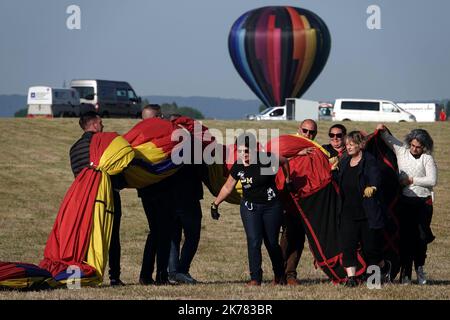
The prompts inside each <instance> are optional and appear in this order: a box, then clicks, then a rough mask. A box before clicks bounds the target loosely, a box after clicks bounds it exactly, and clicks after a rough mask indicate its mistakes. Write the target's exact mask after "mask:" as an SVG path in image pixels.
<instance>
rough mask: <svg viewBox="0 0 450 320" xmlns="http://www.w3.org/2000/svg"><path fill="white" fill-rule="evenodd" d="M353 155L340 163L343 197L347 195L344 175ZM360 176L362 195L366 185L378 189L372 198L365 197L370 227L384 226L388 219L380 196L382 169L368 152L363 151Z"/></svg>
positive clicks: (339, 206) (340, 205)
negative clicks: (343, 179)
mask: <svg viewBox="0 0 450 320" xmlns="http://www.w3.org/2000/svg"><path fill="white" fill-rule="evenodd" d="M350 160H351V157H344V158H343V159H342V160H341V164H340V165H339V167H340V171H339V179H338V182H339V191H340V193H341V197H342V196H345V194H343V192H344V190H342V177H343V174H344V172H345V170H346V169H347V167H348V165H349V162H350ZM358 176H359V192H360V194H361V195H362V194H363V192H364V189H365V188H366V187H376V188H377V191H376V192H375V195H374V196H372V197H370V198H365V197H364V198H363V203H362V206H363V208H364V211H365V214H366V217H367V220H368V223H369V228H371V229H381V228H383V227H384V224H385V221H386V209H385V207H384V205H383V202H382V199H381V197H380V195H381V192H380V191H381V190H380V185H381V171H380V169H379V168H378V164H377V161H376V159H375V158H374V157H373V156H372V155H371V154H370V153H367V152H363V156H362V159H361V163H360V166H359V171H358ZM341 197H340V199H339V200H340V201H339V202H338V214H339V216H340V215H341V213H342V199H341Z"/></svg>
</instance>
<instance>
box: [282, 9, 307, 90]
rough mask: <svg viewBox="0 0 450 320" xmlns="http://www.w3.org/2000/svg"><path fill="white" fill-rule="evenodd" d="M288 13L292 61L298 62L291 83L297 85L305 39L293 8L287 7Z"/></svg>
mask: <svg viewBox="0 0 450 320" xmlns="http://www.w3.org/2000/svg"><path fill="white" fill-rule="evenodd" d="M286 9H287V10H288V12H289V15H290V17H291V22H292V38H293V59H295V60H298V66H297V70H296V71H295V76H294V79H292V82H293V83H297V80H298V79H299V78H300V73H301V71H302V66H303V61H304V57H305V51H306V37H305V32H304V24H303V21H302V19H301V17H300V15H299V14H298V12H297V11H296V10H294V8H291V7H288V8H286ZM296 88H297V86H296V87H295V88H294V90H293V91H292V92H291V93H290V94H291V97H295V96H296V95H295V93H296V92H297V91H298V90H296Z"/></svg>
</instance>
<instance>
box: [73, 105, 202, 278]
mask: <svg viewBox="0 0 450 320" xmlns="http://www.w3.org/2000/svg"><path fill="white" fill-rule="evenodd" d="M178 116H179V115H176V114H174V115H172V118H173V117H178ZM149 118H161V107H160V106H159V105H147V106H145V107H144V108H143V110H142V119H143V121H145V119H149ZM79 124H80V127H81V128H82V130H83V131H84V133H83V135H82V136H81V138H80V139H79V140H78V141H76V142H75V144H74V145H73V146H72V147H71V149H70V161H71V167H72V171H73V174H74V176H75V177H76V176H77V175H78V173H79V172H81V170H82V169H83V168H84V167H88V166H89V162H90V161H89V146H90V141H91V138H92V136H93V135H94V134H95V133H97V132H102V131H103V123H102V119H101V117H100V116H99V115H98V114H97V113H96V112H87V113H85V114H83V115H82V116H81V117H80V121H79ZM191 163H193V162H191ZM200 174H201V172H200V168H199V166H198V165H195V164H186V165H183V166H182V167H180V169H179V170H177V172H176V173H174V174H173V175H171V176H170V177H168V178H165V179H163V180H162V181H161V182H158V183H157V184H154V185H150V186H148V187H145V188H141V189H138V190H137V191H138V192H137V193H138V197H139V198H140V199H141V201H142V205H143V208H144V212H145V215H146V217H147V221H148V225H149V229H150V232H149V233H148V235H147V240H146V242H145V248H144V254H143V259H142V267H141V272H140V276H139V283H140V284H142V285H152V284H155V285H165V284H169V283H171V284H175V283H186V284H195V283H196V282H197V281H196V279H194V278H193V277H192V276H191V275H190V273H189V269H190V266H191V263H192V260H193V258H194V256H195V254H196V252H197V248H198V244H199V241H200V231H201V220H202V211H201V206H200V200H201V199H203V185H202V180H201V175H200ZM111 181H112V186H113V198H114V222H113V228H112V233H111V242H110V249H109V278H110V284H111V285H112V286H123V285H125V284H124V283H123V282H122V280H121V279H120V274H121V270H120V269H121V268H120V252H121V248H120V233H119V231H120V220H121V216H122V212H121V201H120V190H121V189H123V188H124V187H125V186H126V182H125V179H124V177H123V175H121V174H119V175H114V176H111ZM183 233H184V242H183V245H182V246H181V238H182V234H183ZM180 246H181V248H180ZM155 265H156V273H155V277H153V273H154V271H155Z"/></svg>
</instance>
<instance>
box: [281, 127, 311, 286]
mask: <svg viewBox="0 0 450 320" xmlns="http://www.w3.org/2000/svg"><path fill="white" fill-rule="evenodd" d="M297 135H300V136H302V137H304V138H307V139H309V140H314V139H315V137H316V135H317V123H316V122H315V121H314V120H312V119H305V120H303V121H302V122H300V124H299V126H298V131H297ZM314 149H315V148H314V147H308V148H305V149H302V150H300V151H299V152H298V154H297V155H298V156H308V155H309V154H310V153H311V152H313V151H314ZM287 196H288V199H287V200H286V199H284V200H286V201H283V204H284V213H285V214H284V216H283V219H284V221H283V228H282V234H281V240H280V246H281V252H282V253H283V259H284V265H285V273H286V281H287V284H288V285H291V286H296V285H299V284H300V281H299V280H298V279H297V267H298V264H299V263H300V258H301V256H302V253H303V248H304V246H305V240H306V233H305V228H304V226H303V223H302V221H301V217H300V215H299V214H298V210H297V208H296V207H295V205H294V204H293V203H292V201H291V199H290V196H289V195H287Z"/></svg>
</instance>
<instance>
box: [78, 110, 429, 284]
mask: <svg viewBox="0 0 450 320" xmlns="http://www.w3.org/2000/svg"><path fill="white" fill-rule="evenodd" d="M154 117H161V109H160V107H159V106H158V105H148V106H146V107H144V109H143V111H142V118H143V121H145V119H148V118H154ZM173 117H178V115H173ZM79 123H80V126H81V128H82V129H83V131H84V133H83V135H82V137H81V138H80V139H79V140H78V141H77V142H76V143H75V144H74V145H73V146H72V148H71V149H70V159H71V167H72V171H73V173H74V175H75V177H76V176H77V174H78V173H79V172H80V171H81V169H82V168H84V167H87V166H89V145H90V140H91V138H92V136H93V135H94V134H95V133H97V132H102V131H103V124H102V119H101V118H100V116H99V115H98V114H97V113H95V112H88V113H85V114H84V115H82V116H81V118H80V122H79ZM377 129H378V130H379V131H380V136H381V138H382V139H383V140H384V141H385V143H386V144H387V145H388V146H389V147H390V148H391V149H392V151H393V152H394V153H395V155H396V157H397V162H398V170H399V172H398V178H399V182H400V184H401V186H402V195H401V200H400V210H399V211H400V238H401V242H400V258H401V276H400V281H401V283H403V284H409V283H411V277H412V267H413V264H414V267H415V270H416V274H417V281H418V283H419V284H425V283H426V282H427V280H426V275H425V271H424V265H425V259H426V252H427V245H428V244H429V243H430V242H432V241H433V240H434V235H433V233H432V231H431V228H430V224H431V218H432V213H433V206H432V190H433V187H434V186H435V185H436V182H437V168H436V164H435V161H434V159H433V156H432V151H433V140H432V138H431V137H430V135H429V134H428V132H427V131H426V130H423V129H415V130H412V131H411V132H410V133H409V134H408V135H407V136H406V138H405V141H404V143H402V142H400V141H398V140H397V139H396V138H395V137H394V136H392V135H391V133H390V132H389V130H388V129H387V128H386V126H384V125H383V124H379V125H378V126H377ZM297 134H298V135H301V136H302V137H304V138H305V139H309V140H311V141H313V140H314V139H315V137H316V135H317V123H316V122H315V121H314V120H311V119H306V120H304V121H302V122H301V123H300V125H299V127H298V132H297ZM328 136H329V138H330V141H329V144H326V145H323V146H322V148H323V149H325V150H326V151H327V152H328V154H329V158H330V159H329V161H330V169H331V170H332V179H333V180H335V182H336V184H337V186H338V187H339V201H338V202H339V205H338V206H337V210H338V216H339V218H340V219H339V243H340V248H341V250H342V254H343V256H342V263H343V266H344V268H345V270H346V273H347V281H346V282H345V285H346V286H349V287H354V286H356V285H357V284H358V283H359V282H360V281H361V279H358V277H357V276H356V268H357V262H358V261H357V252H358V249H359V248H361V251H362V254H363V256H364V258H365V260H366V262H367V263H368V265H377V266H378V267H379V268H380V270H381V275H382V280H383V281H390V272H391V263H390V261H388V260H385V259H384V257H383V246H384V237H383V229H384V227H385V221H386V214H387V213H386V204H385V203H383V199H382V197H381V195H382V192H381V191H382V190H380V186H381V181H380V178H381V174H380V169H379V168H378V165H377V162H376V160H375V158H374V157H373V156H372V155H371V154H370V153H368V152H366V151H365V150H364V148H365V143H366V137H365V136H364V135H363V134H362V133H361V132H359V131H352V132H350V133H347V129H346V128H345V126H343V125H341V124H334V125H332V126H331V127H330V128H329V131H328ZM235 143H236V149H237V154H238V157H237V160H236V162H235V163H234V164H233V166H232V167H231V169H230V173H229V176H228V178H227V180H226V182H225V184H224V185H223V187H222V189H221V190H220V192H219V194H218V195H217V197H216V198H215V199H214V201H213V202H212V203H211V217H212V218H213V219H215V220H218V219H219V217H220V214H219V210H218V208H219V206H220V204H221V203H222V202H223V201H224V200H225V199H226V198H227V196H228V195H229V194H230V193H231V192H232V191H233V190H234V188H235V185H236V183H237V182H238V181H240V183H241V185H242V190H243V196H242V200H241V204H240V215H241V219H242V222H243V226H244V230H245V233H246V238H247V249H248V263H249V269H250V281H249V282H248V283H247V284H248V285H250V286H258V285H261V283H262V280H263V271H262V254H261V247H262V243H263V242H264V245H265V247H266V248H267V251H268V254H269V257H270V260H271V263H272V268H273V273H274V278H273V281H272V283H273V284H275V285H285V284H287V285H294V286H295V285H299V284H300V281H299V280H298V277H297V268H298V264H299V261H300V258H301V255H302V251H303V249H304V242H305V237H306V236H305V235H306V233H305V229H304V226H303V222H302V220H301V216H300V215H299V214H298V212H297V209H296V208H295V207H293V206H292V204H290V205H289V202H285V201H282V200H281V199H282V196H283V194H285V195H286V194H288V195H289V193H292V192H294V186H293V184H292V181H291V179H290V168H289V161H290V159H287V158H284V157H282V156H280V155H274V154H271V153H269V152H264V151H261V150H258V147H257V146H258V143H257V141H256V137H255V136H253V135H252V134H248V133H245V134H243V135H241V136H239V137H237V139H236V142H235ZM315 149H317V148H316V147H309V148H305V149H302V150H301V151H300V152H299V153H298V154H297V155H296V156H297V157H307V156H308V155H309V154H310V153H312V152H316V150H315ZM262 157H264V158H265V159H268V158H274V157H275V158H276V161H278V162H279V165H280V166H281V168H282V170H283V173H284V177H285V188H284V190H282V191H278V189H277V187H276V184H275V176H276V173H277V172H276V171H274V169H273V168H271V164H270V163H269V164H267V163H266V162H264V161H260V160H261V159H262ZM191 163H193V162H191ZM112 185H113V189H114V191H113V196H114V208H115V211H114V223H113V230H112V236H111V244H110V250H109V266H110V270H109V276H110V284H111V285H113V286H116V285H119V286H120V285H124V283H123V282H122V281H121V280H120V251H121V250H120V237H119V230H120V218H121V203H120V193H119V191H120V189H122V188H123V187H124V186H125V181H124V178H123V176H121V175H116V176H113V177H112ZM138 196H139V197H140V198H141V201H142V204H143V207H144V212H145V215H146V217H147V220H148V224H149V229H150V232H149V234H148V236H147V241H146V243H145V248H144V255H143V262H142V268H141V272H140V278H139V283H140V284H142V285H151V284H156V285H164V284H170V283H171V284H174V283H177V282H178V283H187V284H195V283H197V281H196V280H195V279H194V278H193V277H192V276H191V275H190V273H189V269H190V265H191V263H192V261H193V258H194V256H195V254H196V251H197V248H198V244H199V240H200V231H201V220H202V210H201V205H200V200H201V199H203V187H202V181H201V165H195V164H185V165H183V166H182V167H181V168H180V169H179V170H178V171H177V172H176V173H175V174H173V175H172V176H170V177H168V178H166V179H164V180H162V181H161V182H158V183H156V184H154V185H150V186H148V187H145V188H142V189H139V190H138ZM280 231H282V232H281V237H280ZM183 233H184V243H183V246H182V248H181V249H180V246H181V238H182V234H183ZM155 264H156V273H155V274H156V276H155V278H153V273H154V271H155Z"/></svg>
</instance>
